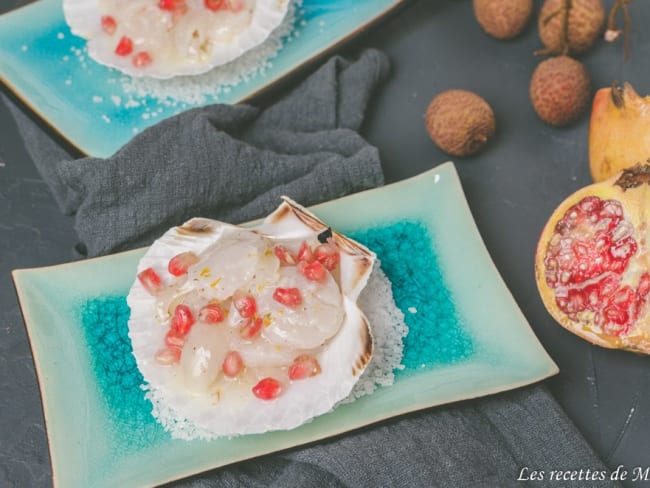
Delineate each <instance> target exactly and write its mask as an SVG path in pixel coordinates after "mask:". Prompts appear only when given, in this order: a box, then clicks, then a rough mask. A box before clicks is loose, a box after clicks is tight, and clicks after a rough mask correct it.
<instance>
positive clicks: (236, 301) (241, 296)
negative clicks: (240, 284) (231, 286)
mask: <svg viewBox="0 0 650 488" xmlns="http://www.w3.org/2000/svg"><path fill="white" fill-rule="evenodd" d="M232 303H233V305H234V306H235V309H236V310H237V312H239V315H241V316H242V318H244V319H248V318H250V317H252V316H253V315H255V312H257V302H256V301H255V297H253V296H252V295H247V294H246V293H244V292H242V291H236V292H235V294H234V295H233V297H232Z"/></svg>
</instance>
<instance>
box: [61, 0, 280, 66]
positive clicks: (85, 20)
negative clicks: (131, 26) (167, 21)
mask: <svg viewBox="0 0 650 488" xmlns="http://www.w3.org/2000/svg"><path fill="white" fill-rule="evenodd" d="M157 1H158V0H151V2H152V3H153V4H154V5H155V4H156V3H157ZM187 1H188V4H191V5H202V3H203V0H187ZM254 2H255V7H254V10H253V13H252V17H251V20H250V23H249V24H248V25H247V26H246V27H245V28H244V29H243V30H242V31H240V32H239V33H237V34H236V35H235V36H234V37H233V38H232V39H230V40H229V41H228V42H224V43H218V44H214V45H213V48H212V52H211V53H210V56H209V57H208V58H207V59H205V60H196V59H192V58H191V57H185V58H183V59H179V60H177V62H175V63H173V64H168V63H164V62H161V63H155V62H154V63H151V64H150V65H147V66H142V67H135V66H134V65H133V63H132V60H131V57H123V56H116V55H115V54H114V53H113V47H112V45H111V46H110V47H109V46H108V45H107V44H106V43H102V42H100V41H99V39H101V38H102V36H103V32H102V28H101V13H100V0H63V13H64V16H65V19H66V22H67V23H68V25H69V26H70V29H71V31H72V33H73V34H75V35H77V36H79V37H83V38H84V39H87V40H88V55H89V56H90V57H91V58H93V59H94V60H95V61H97V62H98V63H101V64H104V65H107V66H110V67H112V68H116V69H118V70H120V71H122V72H124V73H127V74H129V75H131V76H135V77H141V76H147V77H151V78H158V79H167V78H172V77H174V76H186V75H198V74H201V73H205V72H207V71H209V70H211V69H212V68H214V67H216V66H221V65H223V64H226V63H228V62H230V61H232V60H234V59H236V58H238V57H239V56H241V55H242V54H244V53H245V52H247V51H249V50H251V49H253V48H255V47H256V46H259V45H260V44H262V43H263V42H264V41H265V40H266V39H267V38H268V37H269V35H270V34H271V32H273V30H274V29H275V28H277V27H278V26H279V25H280V24H281V23H282V20H283V19H284V17H285V15H286V13H287V11H288V8H289V4H290V2H291V0H254ZM116 41H117V39H116Z"/></svg>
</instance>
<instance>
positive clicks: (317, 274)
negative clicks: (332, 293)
mask: <svg viewBox="0 0 650 488" xmlns="http://www.w3.org/2000/svg"><path fill="white" fill-rule="evenodd" d="M300 272H301V273H302V274H303V275H304V276H305V278H307V279H308V280H310V281H319V282H320V281H323V280H324V279H325V276H327V269H325V266H323V265H322V264H321V263H320V262H319V261H314V262H312V263H309V264H305V263H301V267H300Z"/></svg>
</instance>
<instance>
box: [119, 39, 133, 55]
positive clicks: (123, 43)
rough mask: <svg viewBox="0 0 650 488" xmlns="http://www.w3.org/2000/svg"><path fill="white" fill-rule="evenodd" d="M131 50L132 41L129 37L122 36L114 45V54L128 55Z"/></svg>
mask: <svg viewBox="0 0 650 488" xmlns="http://www.w3.org/2000/svg"><path fill="white" fill-rule="evenodd" d="M132 52H133V41H132V40H131V38H130V37H127V36H122V37H121V38H120V40H119V41H118V43H117V46H116V47H115V54H117V55H118V56H128V55H129V54H131V53H132Z"/></svg>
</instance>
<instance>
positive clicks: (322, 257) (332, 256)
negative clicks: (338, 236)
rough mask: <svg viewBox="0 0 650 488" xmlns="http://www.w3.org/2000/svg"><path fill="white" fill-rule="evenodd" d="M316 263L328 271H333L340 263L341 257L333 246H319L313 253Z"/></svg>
mask: <svg viewBox="0 0 650 488" xmlns="http://www.w3.org/2000/svg"><path fill="white" fill-rule="evenodd" d="M314 256H315V258H316V261H318V262H320V263H321V264H322V265H323V266H325V268H327V269H328V270H329V271H333V270H334V269H336V267H337V266H338V265H339V262H340V261H341V255H340V254H339V250H338V248H337V247H336V245H335V244H331V243H327V244H321V245H319V246H318V247H317V248H316V250H315V251H314Z"/></svg>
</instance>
